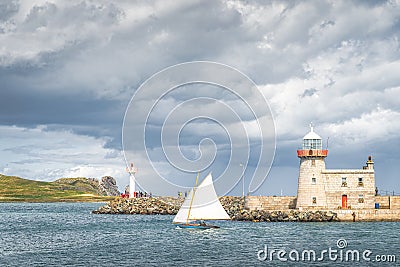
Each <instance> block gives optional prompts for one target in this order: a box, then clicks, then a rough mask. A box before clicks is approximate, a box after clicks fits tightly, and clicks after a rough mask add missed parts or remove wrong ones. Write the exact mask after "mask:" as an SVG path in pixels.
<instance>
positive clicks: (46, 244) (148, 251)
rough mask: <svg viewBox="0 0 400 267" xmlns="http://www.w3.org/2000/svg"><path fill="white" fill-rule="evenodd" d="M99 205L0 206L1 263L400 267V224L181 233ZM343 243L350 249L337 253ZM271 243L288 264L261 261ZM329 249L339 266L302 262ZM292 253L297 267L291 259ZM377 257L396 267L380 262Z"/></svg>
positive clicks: (254, 226) (235, 227) (246, 225)
mask: <svg viewBox="0 0 400 267" xmlns="http://www.w3.org/2000/svg"><path fill="white" fill-rule="evenodd" d="M100 205H101V204H99V203H94V204H93V203H46V204H26V203H18V204H6V203H0V235H1V237H0V266H54V265H55V266H61V265H69V266H310V265H314V266H333V265H336V266H400V264H399V262H400V252H399V251H400V242H399V237H400V234H399V232H400V223H251V222H218V223H217V224H219V225H220V226H221V227H222V228H221V229H211V230H187V229H176V227H174V226H173V225H172V224H171V221H172V219H173V217H172V216H160V215H156V216H146V215H94V214H91V213H90V211H91V210H94V209H96V208H97V207H99V206H100ZM338 239H345V240H346V241H347V244H348V246H347V247H346V248H343V249H338V247H337V240H338ZM265 245H267V246H268V254H269V253H270V252H271V249H276V250H279V249H283V250H285V251H286V252H287V254H286V256H285V255H283V258H286V259H288V261H287V262H282V261H280V260H278V258H277V256H276V254H273V257H274V258H273V260H272V261H270V258H267V260H266V261H260V260H259V259H258V258H257V253H258V252H259V251H260V250H262V249H264V248H265ZM329 247H331V248H332V249H336V250H338V252H337V255H338V259H337V260H336V261H332V260H329V256H328V255H325V256H324V261H315V262H313V261H308V260H307V259H306V260H305V261H302V260H301V253H302V251H304V250H314V251H316V253H317V256H316V257H317V259H318V257H320V253H321V251H322V250H324V249H329ZM293 249H294V250H297V251H299V253H300V261H299V262H295V261H292V260H291V259H290V258H289V255H288V254H289V252H290V251H291V250H293ZM349 249H351V250H358V251H360V253H362V252H363V251H364V250H366V249H369V250H371V251H372V254H371V255H369V257H367V258H370V259H371V261H369V262H368V261H365V260H363V259H360V261H359V262H357V261H351V262H345V261H340V257H339V256H340V254H339V252H340V251H341V250H342V251H343V253H345V252H346V250H349ZM378 254H379V255H395V256H396V260H397V262H390V263H384V264H382V263H377V262H376V261H375V258H374V257H375V256H376V255H378ZM333 256H334V254H333ZM260 257H261V258H262V257H265V254H264V253H260ZM360 257H362V256H361V255H360ZM292 258H293V259H295V254H292ZM343 259H344V260H345V257H344V256H343ZM373 261H375V262H373Z"/></svg>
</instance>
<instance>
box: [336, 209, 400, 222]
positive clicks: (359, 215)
mask: <svg viewBox="0 0 400 267" xmlns="http://www.w3.org/2000/svg"><path fill="white" fill-rule="evenodd" d="M335 213H336V214H337V217H338V219H339V220H340V221H349V222H351V221H353V213H354V214H355V221H356V222H357V221H363V222H381V221H386V222H387V221H399V220H400V209H397V210H394V209H393V210H391V209H369V210H365V209H363V210H335Z"/></svg>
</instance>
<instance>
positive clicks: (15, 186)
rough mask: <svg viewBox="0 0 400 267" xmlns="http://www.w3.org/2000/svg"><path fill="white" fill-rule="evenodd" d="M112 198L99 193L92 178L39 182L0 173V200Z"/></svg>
mask: <svg viewBox="0 0 400 267" xmlns="http://www.w3.org/2000/svg"><path fill="white" fill-rule="evenodd" d="M113 198H114V197H107V196H101V195H99V190H98V182H97V181H96V180H93V179H87V178H62V179H59V180H56V181H54V182H40V181H33V180H27V179H23V178H19V177H16V176H6V175H2V174H0V202H96V201H108V200H111V199H113Z"/></svg>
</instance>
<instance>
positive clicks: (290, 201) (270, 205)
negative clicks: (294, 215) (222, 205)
mask: <svg viewBox="0 0 400 267" xmlns="http://www.w3.org/2000/svg"><path fill="white" fill-rule="evenodd" d="M296 200H297V198H296V197H274V196H247V197H246V206H245V208H246V209H248V210H288V209H295V208H296Z"/></svg>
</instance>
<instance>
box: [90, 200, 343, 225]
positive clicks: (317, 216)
mask: <svg viewBox="0 0 400 267" xmlns="http://www.w3.org/2000/svg"><path fill="white" fill-rule="evenodd" d="M220 201H221V204H222V206H223V207H224V208H225V210H226V212H227V213H228V214H229V216H230V217H231V219H232V220H235V221H253V222H332V221H339V219H338V217H337V214H336V213H334V212H331V211H299V210H273V211H264V210H262V211H258V210H253V211H249V210H246V209H245V208H244V199H243V198H242V197H232V196H226V197H221V198H220ZM182 203H183V198H174V197H152V198H133V199H126V198H120V197H117V198H115V199H114V200H112V201H110V202H109V203H107V204H106V205H104V206H101V207H100V208H98V209H97V210H94V211H93V212H92V213H94V214H143V215H145V214H146V215H156V214H161V215H175V214H176V213H177V212H178V210H179V208H180V206H181V205H182Z"/></svg>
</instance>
